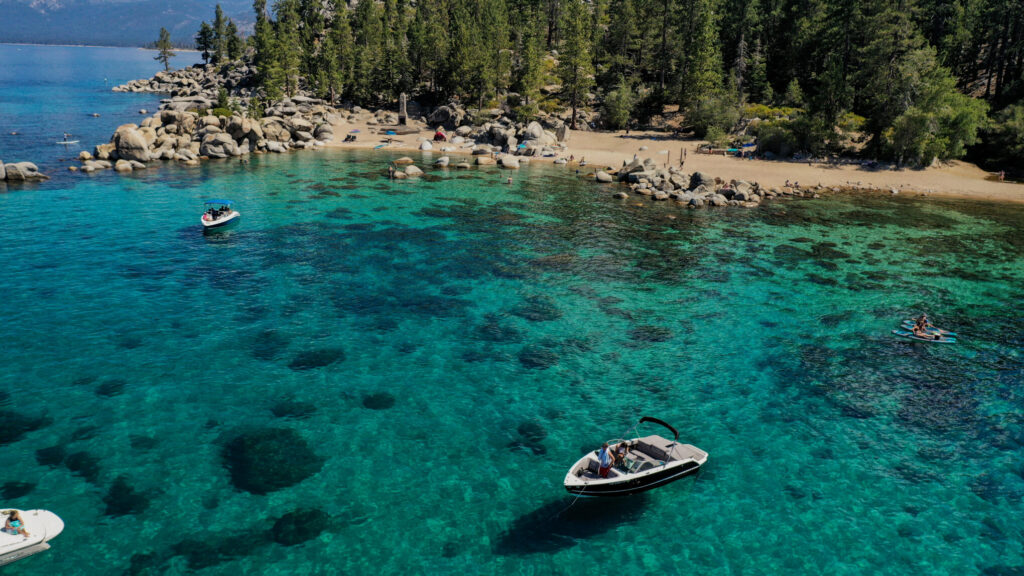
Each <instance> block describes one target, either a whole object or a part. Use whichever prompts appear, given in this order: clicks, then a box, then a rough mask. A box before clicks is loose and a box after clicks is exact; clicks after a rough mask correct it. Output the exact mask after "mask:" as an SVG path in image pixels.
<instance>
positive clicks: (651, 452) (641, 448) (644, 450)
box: [633, 440, 668, 462]
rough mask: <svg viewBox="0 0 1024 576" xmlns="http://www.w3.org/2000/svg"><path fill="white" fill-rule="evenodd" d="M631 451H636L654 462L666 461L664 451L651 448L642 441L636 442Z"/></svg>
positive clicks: (666, 455) (666, 456)
mask: <svg viewBox="0 0 1024 576" xmlns="http://www.w3.org/2000/svg"><path fill="white" fill-rule="evenodd" d="M633 450H635V451H638V452H640V453H641V454H645V455H647V456H650V457H651V458H653V459H655V460H661V461H663V462H664V461H666V460H668V454H666V453H665V451H664V450H662V449H661V448H658V447H657V446H652V445H650V444H648V443H647V442H644V441H643V440H640V441H638V442H637V443H636V446H634V447H633Z"/></svg>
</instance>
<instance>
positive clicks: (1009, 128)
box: [984, 104, 1024, 170]
mask: <svg viewBox="0 0 1024 576" xmlns="http://www.w3.org/2000/svg"><path fill="white" fill-rule="evenodd" d="M984 137H985V138H984V139H985V152H986V154H985V156H984V157H985V158H989V159H991V160H992V161H993V162H994V163H995V164H997V165H999V166H1001V167H1002V166H1007V167H1009V166H1015V167H1017V170H1021V169H1022V167H1024V104H1014V105H1012V106H1008V107H1006V108H1004V109H1003V110H1001V111H999V113H998V114H996V115H995V121H994V122H992V123H991V124H990V125H989V126H988V127H987V129H986V130H985V132H984Z"/></svg>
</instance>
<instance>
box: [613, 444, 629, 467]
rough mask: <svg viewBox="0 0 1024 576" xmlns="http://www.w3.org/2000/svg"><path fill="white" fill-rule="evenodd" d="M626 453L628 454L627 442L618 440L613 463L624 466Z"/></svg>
mask: <svg viewBox="0 0 1024 576" xmlns="http://www.w3.org/2000/svg"><path fill="white" fill-rule="evenodd" d="M626 454H629V444H627V443H626V442H624V441H623V442H619V444H618V446H616V447H615V465H616V466H625V465H626Z"/></svg>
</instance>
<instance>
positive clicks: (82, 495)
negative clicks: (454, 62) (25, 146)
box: [0, 152, 1024, 575]
mask: <svg viewBox="0 0 1024 576" xmlns="http://www.w3.org/2000/svg"><path fill="white" fill-rule="evenodd" d="M387 158H388V156H387V155H384V154H375V153H349V152H308V153H298V154H292V155H287V156H261V157H255V158H254V159H253V160H252V162H251V163H250V164H249V165H246V166H242V165H239V164H237V163H233V162H219V163H218V162H210V163H206V164H204V165H203V166H202V167H201V168H195V169H184V168H177V167H174V166H170V165H163V166H161V167H160V168H159V169H157V170H152V171H147V172H145V173H142V174H133V175H130V176H127V177H118V176H116V175H114V174H111V173H103V174H98V175H94V176H92V177H84V176H81V177H77V178H74V179H71V178H68V179H66V180H62V181H51V182H49V183H47V184H44V185H42V186H40V187H38V188H35V189H32V190H12V191H9V192H8V193H7V194H3V195H0V210H2V213H3V215H4V216H5V218H4V224H3V226H2V227H0V278H2V280H3V281H2V282H0V286H2V292H0V323H2V325H3V326H4V333H3V336H4V344H3V346H2V347H0V361H2V365H3V366H4V368H5V370H4V371H3V372H2V373H0V390H2V391H3V392H2V393H0V431H3V432H2V433H0V470H3V471H4V473H3V475H2V477H0V484H2V487H0V496H2V498H0V501H2V502H3V505H4V506H17V507H21V508H29V507H43V508H47V509H50V510H53V511H55V512H57V513H58V514H59V515H60V516H61V517H63V518H64V519H65V520H66V521H67V522H68V527H67V529H66V531H65V533H64V534H62V535H61V536H60V537H59V538H58V539H57V540H55V541H54V542H53V544H54V548H53V549H52V550H50V551H48V552H46V553H44V554H42V555H39V556H36V557H33V558H32V559H29V560H25V561H23V562H20V563H17V564H15V565H12V566H10V567H8V568H7V571H8V572H9V573H10V574H41V573H49V574H104V575H108V574H111V573H114V574H120V573H128V574H164V573H169V574H184V573H193V572H195V573H201V574H211V575H213V574H225V575H227V574H239V573H246V574H262V573H267V574H270V573H287V574H332V573H337V574H371V573H372V574H396V573H413V574H420V573H468V574H478V573H510V574H574V573H578V572H579V571H580V570H581V569H583V570H586V569H589V568H591V567H598V566H597V563H598V562H604V563H607V564H609V565H612V566H614V568H615V569H621V570H622V571H624V572H627V573H640V574H643V573H656V572H661V573H683V572H684V571H685V572H690V571H699V572H701V573H709V574H764V573H787V574H822V573H828V574H954V573H955V574H962V573H979V572H982V571H986V570H987V571H988V573H990V574H999V573H1012V572H1011V571H1012V569H1013V567H1019V566H1021V565H1022V564H1024V550H1022V546H1021V542H1022V537H1021V536H1022V534H1021V528H1020V521H1019V519H1020V518H1021V517H1024V516H1022V515H1024V503H1022V497H1024V478H1022V473H1024V468H1022V465H1021V462H1022V455H1024V413H1022V408H1024V397H1022V388H1021V386H1022V380H1024V357H1022V346H1024V314H1022V308H1024V232H1022V231H1021V225H1022V224H1024V209H1022V208H1021V207H1017V206H1003V205H988V204H982V203H957V202H946V201H938V200H934V199H929V200H927V201H924V200H918V199H912V198H898V199H892V198H887V197H886V198H880V197H856V198H855V197H836V198H827V199H824V200H820V201H802V202H785V203H783V202H779V203H773V204H767V205H765V206H763V207H762V208H759V209H754V210H739V209H735V210H715V211H710V210H706V211H705V210H702V211H685V210H680V209H678V208H675V207H673V206H668V205H666V204H657V205H651V204H649V203H648V204H647V205H645V206H643V207H638V206H635V205H634V204H635V202H637V201H635V200H630V201H628V202H625V203H623V202H620V201H615V200H612V199H610V198H609V197H608V196H607V194H603V193H602V194H598V193H596V190H597V189H596V188H595V187H594V185H593V184H591V183H588V182H583V181H579V180H576V179H575V178H573V177H572V176H570V175H569V174H567V173H566V172H564V171H562V170H559V169H555V168H551V167H540V166H534V167H531V168H527V169H524V170H522V171H520V172H518V173H516V175H515V176H514V178H515V182H514V184H513V185H511V186H506V185H504V184H503V183H502V182H503V180H504V176H505V175H506V174H507V172H504V173H499V172H498V171H497V170H474V171H471V172H456V171H429V172H428V178H427V179H426V180H425V181H421V182H409V181H400V182H390V181H388V180H387V179H386V178H384V177H383V176H382V173H383V172H382V168H383V166H384V165H385V164H384V162H385V160H386V159H387ZM210 196H227V197H230V198H233V199H234V200H236V201H237V202H238V207H239V209H240V211H241V212H242V214H243V216H242V222H241V223H240V225H239V226H238V227H237V228H236V229H235V230H233V231H231V232H228V233H226V234H221V235H215V236H203V234H202V233H201V230H200V226H199V224H198V216H199V213H200V211H201V202H202V199H203V198H206V197H210ZM44 208H45V212H44V210H43V209H44ZM673 216H674V217H675V218H674V219H673V218H670V217H673ZM922 310H926V311H927V312H928V313H929V314H930V315H931V316H933V318H934V319H935V321H936V323H938V324H939V325H942V326H946V327H949V328H950V329H954V330H956V331H957V332H959V333H960V334H961V343H960V344H957V345H955V346H941V345H926V344H919V343H911V342H908V341H904V340H899V339H895V338H894V337H893V336H892V335H891V334H890V333H889V332H890V330H891V329H892V328H895V327H896V323H897V322H898V320H899V319H900V318H904V317H908V316H910V315H911V314H915V313H918V312H919V311H922ZM644 414H650V415H654V416H659V417H661V418H663V419H665V420H667V421H669V422H671V423H674V424H675V425H676V426H677V427H678V428H679V430H680V434H681V437H682V438H683V439H684V440H685V441H687V442H689V443H692V444H695V445H697V446H699V447H701V448H702V449H704V450H707V451H708V452H709V453H710V455H711V456H710V460H709V462H708V464H707V466H706V467H705V469H704V470H703V471H702V472H701V473H700V474H699V475H698V476H696V477H691V478H688V479H685V480H682V481H679V482H676V483H674V484H672V485H670V486H668V487H665V488H663V489H660V490H657V491H654V492H651V493H648V494H645V495H641V496H637V497H631V498H626V499H620V500H614V501H590V500H586V499H581V500H579V501H577V502H575V503H573V500H572V499H571V498H569V497H568V496H567V495H565V493H564V490H563V488H562V486H561V482H562V478H563V476H564V474H565V471H566V469H567V468H568V466H569V465H570V464H571V463H572V462H573V461H575V460H576V459H577V458H578V457H579V456H580V455H581V454H582V453H583V452H584V451H586V450H588V449H592V448H594V447H595V446H596V445H597V444H598V443H599V442H601V441H602V440H605V439H610V438H614V437H619V436H622V435H624V434H626V433H627V431H628V430H629V428H630V426H631V425H632V423H633V422H634V421H635V420H636V419H638V418H639V417H640V416H642V415H644ZM652 432H653V431H652ZM1017 569H1018V570H1019V568H1017Z"/></svg>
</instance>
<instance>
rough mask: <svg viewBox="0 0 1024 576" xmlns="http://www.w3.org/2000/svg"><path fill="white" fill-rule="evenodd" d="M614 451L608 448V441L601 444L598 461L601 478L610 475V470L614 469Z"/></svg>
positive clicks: (598, 473) (598, 471)
mask: <svg viewBox="0 0 1024 576" xmlns="http://www.w3.org/2000/svg"><path fill="white" fill-rule="evenodd" d="M612 462H613V460H612V451H611V450H609V449H608V443H607V442H605V443H604V444H601V449H600V450H599V451H598V452H597V463H598V464H599V465H600V468H598V470H597V475H598V476H600V477H601V478H607V477H608V471H609V470H611V469H612Z"/></svg>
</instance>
